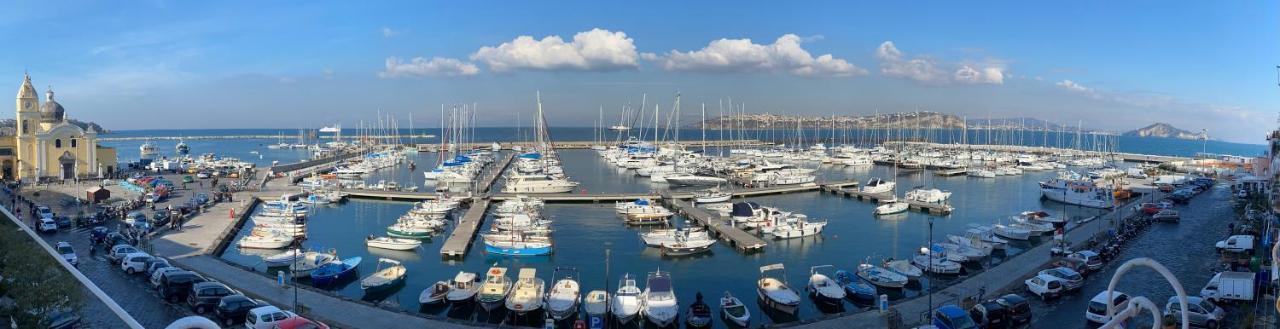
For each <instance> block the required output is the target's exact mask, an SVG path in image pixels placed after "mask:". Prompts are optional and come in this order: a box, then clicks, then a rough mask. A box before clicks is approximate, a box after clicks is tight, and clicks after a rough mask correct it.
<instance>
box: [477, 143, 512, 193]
mask: <svg viewBox="0 0 1280 329" xmlns="http://www.w3.org/2000/svg"><path fill="white" fill-rule="evenodd" d="M515 158H516V153H515V152H511V154H507V158H505V159H502V162H501V163H500V164H498V165H497V166H496V167H494V168H493V170H490V171H489V175H487V176H485V177H484V181H483V182H482V184H480V185H479V186H477V187H476V188H477V189H479V191H478V192H480V194H488V193H489V190H490V189H492V188H493V183H495V182H497V181H498V177H500V176H502V171H504V170H507V167H508V166H511V160H512V159H515Z"/></svg>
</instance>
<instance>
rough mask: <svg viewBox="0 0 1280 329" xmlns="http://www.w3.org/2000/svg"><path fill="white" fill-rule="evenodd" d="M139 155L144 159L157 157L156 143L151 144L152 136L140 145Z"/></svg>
mask: <svg viewBox="0 0 1280 329" xmlns="http://www.w3.org/2000/svg"><path fill="white" fill-rule="evenodd" d="M138 157H140V158H143V159H151V158H155V157H156V144H151V139H150V138H148V139H147V141H146V142H143V143H142V145H141V146H138Z"/></svg>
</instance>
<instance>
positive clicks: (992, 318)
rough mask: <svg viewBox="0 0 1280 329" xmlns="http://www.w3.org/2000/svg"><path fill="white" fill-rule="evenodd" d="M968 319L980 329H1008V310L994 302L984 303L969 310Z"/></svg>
mask: <svg viewBox="0 0 1280 329" xmlns="http://www.w3.org/2000/svg"><path fill="white" fill-rule="evenodd" d="M969 317H970V318H973V321H974V322H977V323H978V326H981V327H982V329H1005V328H1009V327H1010V324H1009V309H1008V308H1005V307H1004V305H1000V304H999V303H996V301H994V300H989V301H985V302H982V303H978V304H977V305H974V306H973V308H970V309H969Z"/></svg>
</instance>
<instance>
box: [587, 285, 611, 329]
mask: <svg viewBox="0 0 1280 329" xmlns="http://www.w3.org/2000/svg"><path fill="white" fill-rule="evenodd" d="M582 311H583V312H586V313H587V317H588V318H597V319H601V320H605V318H604V317H605V315H606V313H608V312H609V292H607V291H604V290H592V291H591V292H588V293H587V296H586V297H584V298H582ZM606 321H607V320H606Z"/></svg>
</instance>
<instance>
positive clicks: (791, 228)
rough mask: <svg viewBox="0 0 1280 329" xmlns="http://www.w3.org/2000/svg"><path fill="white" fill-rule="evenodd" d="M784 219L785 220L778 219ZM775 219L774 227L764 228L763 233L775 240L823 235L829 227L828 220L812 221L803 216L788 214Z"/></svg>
mask: <svg viewBox="0 0 1280 329" xmlns="http://www.w3.org/2000/svg"><path fill="white" fill-rule="evenodd" d="M777 217H784V218H777ZM777 217H774V218H773V220H774V222H773V226H770V227H766V228H762V231H766V232H765V233H769V234H771V235H773V238H774V239H794V238H802V237H806V236H813V235H819V234H822V229H823V228H825V227H826V226H827V221H826V220H810V219H809V217H808V216H805V215H803V214H786V216H777Z"/></svg>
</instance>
